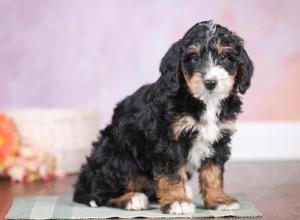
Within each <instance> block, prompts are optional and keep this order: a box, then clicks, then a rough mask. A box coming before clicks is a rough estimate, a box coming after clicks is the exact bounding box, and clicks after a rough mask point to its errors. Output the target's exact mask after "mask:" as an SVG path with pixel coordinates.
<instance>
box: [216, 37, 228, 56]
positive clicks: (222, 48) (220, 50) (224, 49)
mask: <svg viewBox="0 0 300 220" xmlns="http://www.w3.org/2000/svg"><path fill="white" fill-rule="evenodd" d="M213 47H214V48H215V49H216V50H217V51H218V54H222V53H225V52H228V51H231V50H232V47H231V46H224V45H222V44H221V39H220V38H219V39H218V40H217V41H215V42H214V44H213Z"/></svg>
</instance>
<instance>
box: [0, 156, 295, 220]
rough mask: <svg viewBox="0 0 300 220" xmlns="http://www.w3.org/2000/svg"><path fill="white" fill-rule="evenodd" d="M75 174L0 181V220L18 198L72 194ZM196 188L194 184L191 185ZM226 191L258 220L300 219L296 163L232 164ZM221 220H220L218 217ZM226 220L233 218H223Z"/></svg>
mask: <svg viewBox="0 0 300 220" xmlns="http://www.w3.org/2000/svg"><path fill="white" fill-rule="evenodd" d="M75 179H76V175H73V176H69V177H67V178H66V179H65V180H64V181H53V182H49V183H47V184H45V183H42V182H37V183H32V184H28V185H22V184H16V185H12V184H10V183H9V182H8V181H5V180H1V181H0V219H4V216H5V215H6V213H7V211H8V209H9V207H10V205H11V203H12V200H13V198H14V197H15V196H18V195H55V194H66V193H70V194H71V193H72V191H73V187H72V184H73V183H74V181H75ZM192 185H193V187H194V188H195V187H196V183H195V181H193V182H192ZM225 188H226V190H227V192H230V193H232V192H241V193H244V194H246V195H247V197H248V198H249V199H250V200H251V201H252V202H253V203H254V205H255V206H256V207H257V209H258V210H260V211H261V212H262V213H263V215H264V217H263V218H260V219H270V220H276V219H285V220H297V219H300V161H299V162H251V163H250V162H239V163H238V162H234V163H228V164H227V167H226V176H225ZM218 219H223V218H218ZM224 219H226V220H229V219H234V218H224Z"/></svg>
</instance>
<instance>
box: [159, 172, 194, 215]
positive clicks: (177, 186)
mask: <svg viewBox="0 0 300 220" xmlns="http://www.w3.org/2000/svg"><path fill="white" fill-rule="evenodd" d="M178 174H179V176H180V180H178V181H177V182H173V181H171V180H170V179H169V178H168V177H166V176H163V175H159V176H157V177H156V182H157V185H156V195H157V197H158V199H159V202H160V206H161V210H162V211H163V212H166V211H168V210H169V209H170V206H171V205H172V204H173V203H174V202H188V203H190V202H191V200H190V199H189V198H188V197H187V195H186V189H185V184H186V181H187V176H186V173H185V170H184V168H181V169H180V170H179V173H178Z"/></svg>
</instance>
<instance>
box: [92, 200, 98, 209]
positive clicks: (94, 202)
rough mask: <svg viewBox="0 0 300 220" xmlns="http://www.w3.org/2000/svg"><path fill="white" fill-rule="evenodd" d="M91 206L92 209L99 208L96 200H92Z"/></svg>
mask: <svg viewBox="0 0 300 220" xmlns="http://www.w3.org/2000/svg"><path fill="white" fill-rule="evenodd" d="M90 206H91V207H92V208H97V207H98V205H97V203H96V201H95V200H91V201H90Z"/></svg>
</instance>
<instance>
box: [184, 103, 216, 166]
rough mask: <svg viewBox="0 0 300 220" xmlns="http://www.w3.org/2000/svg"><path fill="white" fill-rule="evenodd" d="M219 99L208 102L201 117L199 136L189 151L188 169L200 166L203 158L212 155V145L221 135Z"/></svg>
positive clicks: (198, 126)
mask: <svg viewBox="0 0 300 220" xmlns="http://www.w3.org/2000/svg"><path fill="white" fill-rule="evenodd" d="M219 105H220V104H219V101H214V100H210V101H208V102H207V103H206V111H205V112H204V114H203V115H202V117H201V120H200V123H198V124H197V125H196V127H197V130H198V131H199V133H198V136H197V137H196V138H195V139H194V140H193V143H192V144H193V146H192V148H191V149H190V151H189V155H188V163H187V165H186V169H187V171H189V172H193V171H194V170H197V169H199V168H200V165H201V160H203V159H205V158H208V157H211V156H212V155H213V154H214V150H213V149H212V147H211V145H212V144H213V143H214V142H215V141H217V140H218V139H219V138H220V136H221V132H220V126H219V123H218V117H217V114H219V109H220V108H219Z"/></svg>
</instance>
